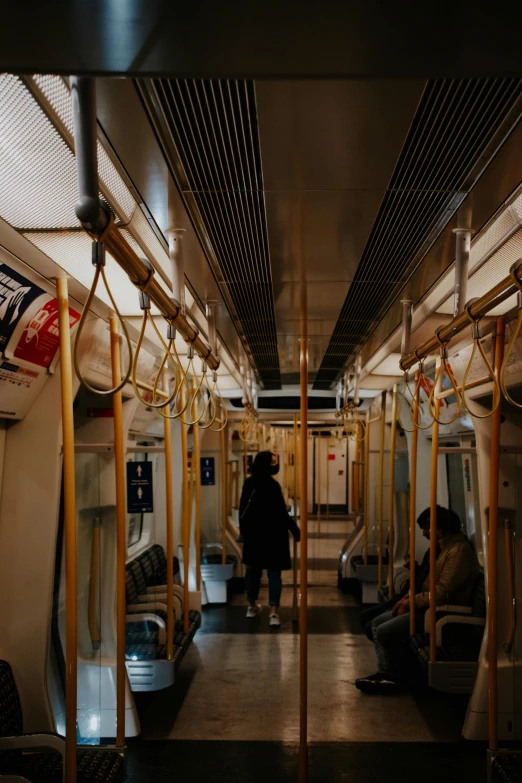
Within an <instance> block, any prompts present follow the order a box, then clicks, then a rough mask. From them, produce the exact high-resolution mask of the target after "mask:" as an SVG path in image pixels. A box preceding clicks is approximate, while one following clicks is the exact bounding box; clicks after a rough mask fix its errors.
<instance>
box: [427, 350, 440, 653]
mask: <svg viewBox="0 0 522 783" xmlns="http://www.w3.org/2000/svg"><path fill="white" fill-rule="evenodd" d="M439 362H440V359H438V360H437V370H438V368H439V366H440V365H439ZM438 386H439V387H440V380H439V384H438ZM439 391H440V388H437V389H435V393H434V395H433V398H434V409H433V412H432V415H433V416H434V420H433V427H432V430H431V432H432V436H431V478H430V575H429V586H430V663H435V662H436V660H437V639H436V624H437V614H436V611H437V606H436V596H435V585H436V579H435V564H436V562H437V480H438V459H439V423H438V421H437V419H438V418H439V415H440V399H437V397H438V393H439Z"/></svg>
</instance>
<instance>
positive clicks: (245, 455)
mask: <svg viewBox="0 0 522 783" xmlns="http://www.w3.org/2000/svg"><path fill="white" fill-rule="evenodd" d="M247 475H248V443H247V442H246V441H245V442H244V443H243V481H244V480H245V479H246V477H247Z"/></svg>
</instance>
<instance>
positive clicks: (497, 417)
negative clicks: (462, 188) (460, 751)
mask: <svg viewBox="0 0 522 783" xmlns="http://www.w3.org/2000/svg"><path fill="white" fill-rule="evenodd" d="M504 335H505V321H504V318H498V319H497V331H496V339H495V362H494V370H495V377H496V378H497V380H498V379H499V378H500V370H501V367H502V361H503V358H504ZM501 417H502V402H501V403H500V404H499V406H498V408H497V409H496V411H495V412H494V413H493V415H492V417H491V446H490V448H491V451H490V465H489V477H490V478H489V546H488V680H489V704H488V710H489V731H488V733H489V749H490V750H497V748H498V683H497V669H498V656H497V633H498V628H497V555H498V473H499V455H500V423H501V420H502V418H501Z"/></svg>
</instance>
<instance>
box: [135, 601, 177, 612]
mask: <svg viewBox="0 0 522 783" xmlns="http://www.w3.org/2000/svg"><path fill="white" fill-rule="evenodd" d="M155 609H156V610H157V609H161V610H162V611H163V612H166V611H167V604H164V603H163V602H160V601H148V602H145V601H144V602H143V603H140V604H128V605H127V612H130V613H134V612H145V611H149V612H153V611H154V610H155Z"/></svg>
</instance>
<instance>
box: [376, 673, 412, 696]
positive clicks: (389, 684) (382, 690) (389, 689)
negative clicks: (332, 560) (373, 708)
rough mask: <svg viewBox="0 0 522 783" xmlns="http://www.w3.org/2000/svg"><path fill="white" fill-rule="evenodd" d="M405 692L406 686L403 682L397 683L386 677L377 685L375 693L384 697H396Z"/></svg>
mask: <svg viewBox="0 0 522 783" xmlns="http://www.w3.org/2000/svg"><path fill="white" fill-rule="evenodd" d="M405 690H406V685H405V684H404V683H403V682H397V681H396V680H392V679H390V678H389V677H387V676H386V675H385V676H384V677H382V679H381V680H379V682H378V683H377V688H376V690H375V691H374V692H375V693H378V694H380V695H383V696H384V695H386V696H394V695H395V694H397V693H403V692H404V691H405Z"/></svg>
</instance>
